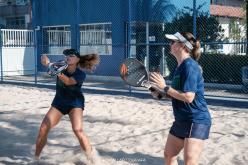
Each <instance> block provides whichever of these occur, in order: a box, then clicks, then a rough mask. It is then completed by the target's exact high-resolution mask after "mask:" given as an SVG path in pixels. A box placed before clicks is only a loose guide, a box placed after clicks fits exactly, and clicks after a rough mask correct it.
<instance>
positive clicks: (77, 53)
mask: <svg viewBox="0 0 248 165" xmlns="http://www.w3.org/2000/svg"><path fill="white" fill-rule="evenodd" d="M63 54H64V55H65V56H69V55H71V54H74V55H76V56H77V57H78V58H80V54H79V52H78V51H77V50H76V49H65V50H64V51H63Z"/></svg>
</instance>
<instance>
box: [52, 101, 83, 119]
mask: <svg viewBox="0 0 248 165" xmlns="http://www.w3.org/2000/svg"><path fill="white" fill-rule="evenodd" d="M51 106H53V107H55V108H56V109H58V110H59V111H60V112H61V113H62V114H63V115H66V114H69V113H70V111H71V110H72V109H73V108H81V109H82V110H84V100H81V99H75V100H73V101H72V102H70V103H68V102H67V101H63V100H61V99H58V98H56V97H55V98H54V99H53V102H52V104H51Z"/></svg>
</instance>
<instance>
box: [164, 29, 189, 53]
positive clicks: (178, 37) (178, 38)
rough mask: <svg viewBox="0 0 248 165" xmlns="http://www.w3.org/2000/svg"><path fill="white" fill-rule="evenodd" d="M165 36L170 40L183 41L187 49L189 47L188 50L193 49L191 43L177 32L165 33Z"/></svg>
mask: <svg viewBox="0 0 248 165" xmlns="http://www.w3.org/2000/svg"><path fill="white" fill-rule="evenodd" d="M165 37H166V38H168V39H170V40H174V41H180V42H182V43H184V44H185V46H187V48H188V49H190V50H192V49H193V46H192V44H191V43H190V42H189V41H188V40H187V39H186V38H185V37H184V36H183V35H181V34H180V33H179V32H176V33H175V34H165Z"/></svg>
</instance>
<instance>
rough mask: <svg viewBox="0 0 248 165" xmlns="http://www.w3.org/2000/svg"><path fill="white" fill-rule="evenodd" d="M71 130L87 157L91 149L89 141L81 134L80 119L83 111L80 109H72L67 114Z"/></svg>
mask: <svg viewBox="0 0 248 165" xmlns="http://www.w3.org/2000/svg"><path fill="white" fill-rule="evenodd" d="M69 116H70V120H71V124H72V129H73V132H74V134H75V135H76V137H77V139H78V141H79V143H80V146H81V148H82V149H83V150H84V151H85V152H86V154H87V155H90V153H91V151H92V147H91V145H90V141H89V139H88V137H87V136H86V134H85V133H84V132H83V125H82V121H83V120H82V118H83V111H82V109H81V108H74V109H72V110H71V112H70V113H69Z"/></svg>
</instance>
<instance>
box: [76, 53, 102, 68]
mask: <svg viewBox="0 0 248 165" xmlns="http://www.w3.org/2000/svg"><path fill="white" fill-rule="evenodd" d="M79 58H80V60H79V63H78V66H79V67H80V68H81V69H87V70H94V69H95V67H96V66H97V65H98V64H99V62H100V57H99V55H98V54H95V53H92V54H86V55H83V56H80V57H79Z"/></svg>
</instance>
